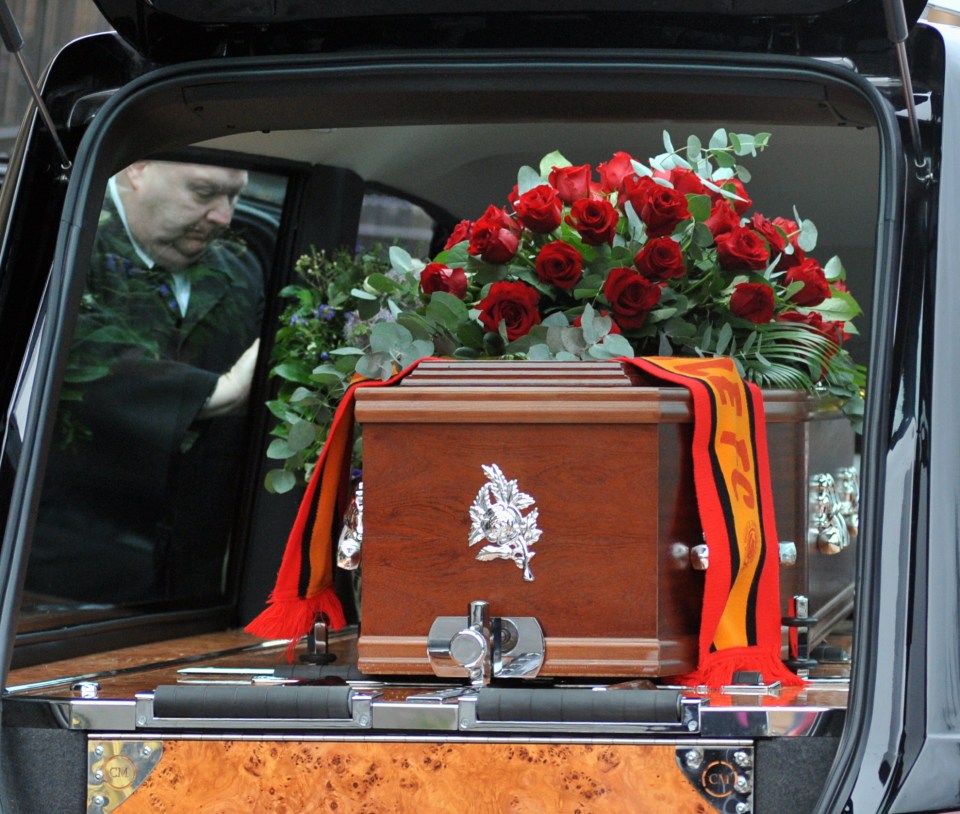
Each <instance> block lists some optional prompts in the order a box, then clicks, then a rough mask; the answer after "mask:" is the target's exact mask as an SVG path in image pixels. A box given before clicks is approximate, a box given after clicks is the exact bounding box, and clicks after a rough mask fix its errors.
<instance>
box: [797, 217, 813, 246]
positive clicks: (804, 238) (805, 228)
mask: <svg viewBox="0 0 960 814" xmlns="http://www.w3.org/2000/svg"><path fill="white" fill-rule="evenodd" d="M799 223H800V234H799V235H797V245H798V246H799V247H800V248H801V249H803V250H804V251H805V252H812V251H813V250H814V249H815V248H817V227H816V225H815V224H814V223H813V221H812V220H804V221H799Z"/></svg>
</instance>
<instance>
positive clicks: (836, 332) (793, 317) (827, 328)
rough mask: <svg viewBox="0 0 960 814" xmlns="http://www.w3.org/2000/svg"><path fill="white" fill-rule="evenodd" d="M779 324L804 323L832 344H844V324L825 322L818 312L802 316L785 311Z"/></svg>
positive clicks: (779, 317)
mask: <svg viewBox="0 0 960 814" xmlns="http://www.w3.org/2000/svg"><path fill="white" fill-rule="evenodd" d="M777 322H803V323H804V324H806V325H809V326H810V327H811V328H816V329H817V330H818V331H819V332H820V333H822V334H823V335H824V336H825V337H827V339H829V340H830V341H831V342H834V343H835V344H837V345H840V344H842V342H843V338H844V332H843V323H841V322H830V321H828V320H825V319H824V318H823V317H822V316H821V315H820V314H818V313H817V312H816V311H810V312H809V313H807V314H801V313H800V312H799V311H784V312H783V313H782V314H780V316H778V317H777Z"/></svg>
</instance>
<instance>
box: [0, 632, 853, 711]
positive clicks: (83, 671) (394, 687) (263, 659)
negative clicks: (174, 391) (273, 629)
mask: <svg viewBox="0 0 960 814" xmlns="http://www.w3.org/2000/svg"><path fill="white" fill-rule="evenodd" d="M851 638H852V637H851V635H850V633H849V629H848V627H847V626H840V627H839V628H838V629H837V630H836V631H835V632H834V633H833V634H832V635H831V636H830V637H829V639H828V640H827V642H826V643H825V644H826V645H827V646H828V647H829V648H831V652H832V653H837V654H840V653H849V652H850V643H851ZM356 644H357V636H356V630H355V629H348V630H346V631H344V632H342V633H339V634H333V635H332V636H331V638H330V643H329V648H330V652H331V653H333V654H334V655H335V656H336V660H335V662H334V664H335V665H344V666H348V665H354V664H356V658H357V651H356ZM287 651H288V645H287V643H286V642H263V641H261V640H259V639H257V638H255V637H253V636H250V635H249V634H247V633H245V632H243V631H241V630H233V631H226V632H222V633H211V634H204V635H200V636H193V637H189V638H184V639H176V640H172V641H164V642H156V643H153V644H144V645H140V646H137V647H129V648H124V649H122V650H114V651H109V652H104V653H97V654H93V655H89V656H81V657H77V658H72V659H67V660H64V661H58V662H50V663H46V664H38V665H35V666H31V667H22V668H19V669H16V670H12V671H11V672H10V675H9V677H8V681H7V688H6V692H7V693H10V694H13V695H16V696H18V697H45V698H58V699H71V698H80V697H81V695H82V694H83V693H86V697H97V698H101V699H132V698H134V697H135V696H136V694H137V693H143V692H151V691H153V690H155V689H156V687H158V686H160V685H170V684H177V683H180V684H184V683H203V682H221V683H226V682H231V683H249V682H250V680H251V677H252V676H253V675H255V674H261V675H269V674H270V673H271V672H272V671H273V670H274V669H275V668H278V667H282V666H285V665H287V663H288V662H287ZM302 652H303V645H302V644H301V645H300V646H298V648H297V649H296V651H295V654H294V655H295V659H296V658H298V657H299V655H300V654H301V653H302ZM201 667H202V668H210V669H209V671H208V670H206V669H205V670H197V668H201ZM237 669H242V670H243V672H241V673H231V672H230V671H232V670H237ZM219 671H223V672H219ZM849 675H850V663H849V661H837V662H827V661H824V662H821V663H820V664H819V665H818V666H817V667H816V668H815V669H814V670H812V671H811V673H810V681H809V683H808V684H807V685H806V686H804V687H802V688H799V689H797V688H784V689H782V690H776V689H774V690H773V691H769V692H766V693H763V694H762V695H757V694H756V693H755V692H753V691H752V690H751V691H750V692H748V693H742V692H728V693H724V694H722V696H720V697H715V696H718V694H717V693H709V694H708V695H710V696H711V698H712V699H713V700H712V701H711V703H720V704H723V705H729V704H739V703H749V704H750V705H756V704H758V703H761V699H762V705H763V706H780V705H783V706H791V707H793V706H800V707H802V706H815V707H821V708H823V707H829V708H839V709H845V708H846V706H847V689H848V682H849ZM370 678H371V680H372V681H374V682H377V683H382V684H383V685H384V688H385V689H388V690H390V691H391V692H395V693H398V694H400V695H403V694H404V688H405V687H407V688H409V689H410V691H413V690H414V689H416V690H417V691H422V688H423V686H424V684H428V685H430V684H434V685H440V684H443V685H444V686H446V685H454V686H455V685H456V684H457V683H458V682H455V681H449V680H448V681H446V682H440V681H439V680H438V679H432V678H431V677H423V676H417V677H416V678H414V679H412V680H410V679H404V678H403V677H385V676H373V677H370ZM625 681H627V682H629V679H627V680H625ZM364 683H368V682H364ZM463 683H465V682H463ZM586 683H590V682H588V681H585V680H583V679H580V678H578V679H577V680H576V684H577V685H578V686H582V685H584V684H586ZM617 683H622V682H619V681H617V680H616V679H602V680H598V681H597V682H596V684H597V685H611V684H617ZM640 683H643V684H646V683H647V682H646V681H643V680H641V681H640ZM94 685H96V690H95V695H93V696H91V695H90V693H91V691H92V688H93V687H94Z"/></svg>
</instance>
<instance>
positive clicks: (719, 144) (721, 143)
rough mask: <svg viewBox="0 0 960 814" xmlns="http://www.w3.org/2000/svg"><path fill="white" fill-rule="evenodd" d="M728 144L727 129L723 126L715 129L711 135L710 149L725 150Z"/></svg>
mask: <svg viewBox="0 0 960 814" xmlns="http://www.w3.org/2000/svg"><path fill="white" fill-rule="evenodd" d="M726 146H727V131H726V130H724V129H723V128H722V127H721V128H719V129H718V130H714V131H713V135H712V136H710V149H711V150H723V149H725V148H726Z"/></svg>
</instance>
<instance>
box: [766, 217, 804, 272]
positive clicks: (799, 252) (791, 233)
mask: <svg viewBox="0 0 960 814" xmlns="http://www.w3.org/2000/svg"><path fill="white" fill-rule="evenodd" d="M773 225H774V226H776V227H777V228H778V229H780V230H781V231H782V232H783V234H784V235H785V236H786V239H787V240H789V241H790V245H791V246H793V254H785V255H784V256H783V257H781V258H780V262H779V263H777V270H778V271H783V270H784V269H785V268H789V267H790V266H795V265H797V263H801V262H803V259H804V257H806V255H805V254H804V252H803V249H801V248H800V246H799V244H798V242H797V241H798V239H799V237H800V227H799V226H797V222H796V221H793V220H789V219H787V218H774V219H773Z"/></svg>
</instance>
